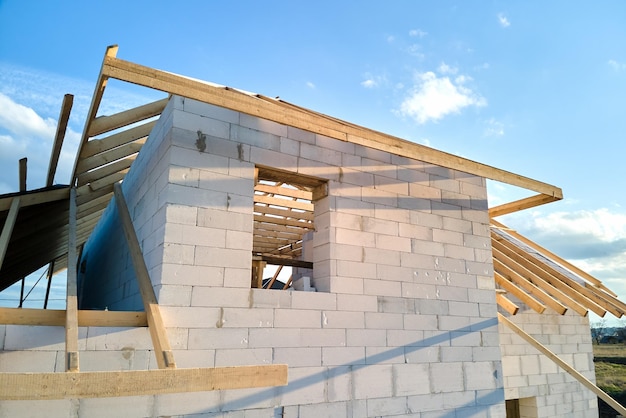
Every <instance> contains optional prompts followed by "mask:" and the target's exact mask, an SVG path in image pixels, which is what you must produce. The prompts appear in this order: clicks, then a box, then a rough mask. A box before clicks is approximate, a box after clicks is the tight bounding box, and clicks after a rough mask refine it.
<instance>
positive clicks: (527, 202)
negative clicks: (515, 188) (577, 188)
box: [489, 194, 559, 218]
mask: <svg viewBox="0 0 626 418" xmlns="http://www.w3.org/2000/svg"><path fill="white" fill-rule="evenodd" d="M556 200H559V199H557V198H555V197H554V196H547V195H545V194H538V195H535V196H530V197H527V198H524V199H520V200H516V201H514V202H510V203H505V204H503V205H499V206H496V207H493V208H490V209H489V216H491V217H492V218H495V217H497V216H502V215H507V214H509V213H513V212H518V211H520V210H524V209H530V208H534V207H535V206H540V205H545V204H546V203H551V202H554V201H556Z"/></svg>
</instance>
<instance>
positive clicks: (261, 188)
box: [254, 184, 313, 202]
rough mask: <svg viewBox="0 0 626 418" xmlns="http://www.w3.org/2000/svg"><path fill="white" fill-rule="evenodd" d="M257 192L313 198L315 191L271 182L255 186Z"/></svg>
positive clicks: (304, 198)
mask: <svg viewBox="0 0 626 418" xmlns="http://www.w3.org/2000/svg"><path fill="white" fill-rule="evenodd" d="M254 191H255V192H263V193H268V194H273V195H279V196H287V197H293V198H294V199H303V200H308V201H309V202H310V201H311V200H312V199H313V192H310V191H308V190H299V189H292V188H289V187H283V186H270V185H269V184H257V185H256V186H254Z"/></svg>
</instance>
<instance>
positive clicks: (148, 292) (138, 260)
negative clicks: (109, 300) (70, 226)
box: [114, 183, 176, 369]
mask: <svg viewBox="0 0 626 418" xmlns="http://www.w3.org/2000/svg"><path fill="white" fill-rule="evenodd" d="M114 192H115V203H116V204H117V209H118V212H119V216H120V220H121V222H122V228H123V230H124V236H125V237H126V241H127V242H128V247H129V251H130V255H131V259H132V261H133V266H134V267H135V274H136V275H137V282H138V284H139V292H140V293H141V299H142V301H143V307H144V311H145V312H146V315H147V318H148V327H149V329H150V336H151V337H152V344H153V345H154V351H155V356H156V360H157V364H158V365H159V368H160V369H165V368H175V367H176V363H175V362H174V355H173V354H172V348H171V347H170V343H169V340H168V338H167V333H166V331H165V325H164V324H163V319H162V318H161V311H160V309H159V304H158V302H157V299H156V295H155V294H154V289H153V288H152V282H151V281H150V275H149V273H148V269H147V267H146V264H145V261H144V259H143V255H142V253H141V247H140V246H139V240H138V239H137V235H136V233H135V228H134V227H133V221H132V219H131V217H130V213H129V212H128V207H127V206H126V199H125V198H124V194H123V193H122V186H120V184H119V183H118V184H116V185H115V187H114Z"/></svg>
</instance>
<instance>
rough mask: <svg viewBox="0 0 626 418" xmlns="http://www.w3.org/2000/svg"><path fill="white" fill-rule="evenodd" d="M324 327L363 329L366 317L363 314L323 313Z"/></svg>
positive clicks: (346, 312) (348, 312)
mask: <svg viewBox="0 0 626 418" xmlns="http://www.w3.org/2000/svg"><path fill="white" fill-rule="evenodd" d="M322 326H323V327H324V328H344V329H345V328H363V327H364V326H365V316H364V313H363V312H350V311H323V312H322Z"/></svg>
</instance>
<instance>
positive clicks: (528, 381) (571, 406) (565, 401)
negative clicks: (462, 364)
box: [500, 304, 598, 418]
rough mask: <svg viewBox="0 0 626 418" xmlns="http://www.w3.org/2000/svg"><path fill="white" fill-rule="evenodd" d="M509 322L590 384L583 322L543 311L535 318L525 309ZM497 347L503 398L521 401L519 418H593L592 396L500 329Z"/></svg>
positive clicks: (571, 314)
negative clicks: (500, 357)
mask: <svg viewBox="0 0 626 418" xmlns="http://www.w3.org/2000/svg"><path fill="white" fill-rule="evenodd" d="M520 305H522V306H524V305H523V304H520ZM509 319H510V320H511V321H513V322H514V323H515V324H516V325H518V326H519V327H520V328H522V329H523V330H524V331H526V332H527V333H528V334H530V335H532V336H533V337H534V338H535V339H536V340H538V341H539V342H540V343H541V344H543V345H545V346H546V347H547V348H548V349H550V350H551V351H552V352H553V353H555V354H557V355H558V356H559V357H560V358H561V359H563V360H564V361H565V362H567V363H568V364H569V365H571V366H573V367H574V368H575V369H576V370H578V371H579V372H580V373H582V374H583V375H584V376H585V377H586V378H587V379H589V380H591V381H592V382H595V371H594V364H593V348H592V345H591V344H592V341H591V333H590V328H589V319H588V318H586V317H581V316H580V315H578V314H577V313H574V312H567V313H566V314H565V315H564V316H561V315H558V314H557V313H556V312H548V311H547V310H546V312H544V313H543V314H541V315H540V314H537V313H535V312H534V311H532V310H530V309H527V310H525V311H524V312H522V313H518V314H517V315H515V316H512V317H509ZM500 346H501V348H502V369H503V372H504V387H505V396H506V399H520V400H521V402H520V410H521V412H522V416H523V417H525V418H539V417H546V418H548V417H572V416H575V417H597V416H598V403H597V402H598V401H597V397H596V395H594V394H593V393H592V392H591V391H589V390H588V389H586V388H585V387H584V386H583V385H582V384H581V383H580V382H578V381H577V380H576V379H574V378H573V377H571V376H570V375H569V374H567V373H565V372H564V371H563V370H562V369H560V368H559V367H558V366H557V365H556V364H555V363H554V362H553V361H551V360H550V359H549V358H548V357H546V356H545V355H543V354H541V353H540V352H539V351H537V350H536V349H535V348H534V347H532V346H531V345H529V344H528V343H527V342H526V341H524V340H523V339H522V338H521V337H519V336H518V335H517V334H515V333H514V332H513V331H511V330H510V329H509V328H507V327H506V326H504V325H500Z"/></svg>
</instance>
